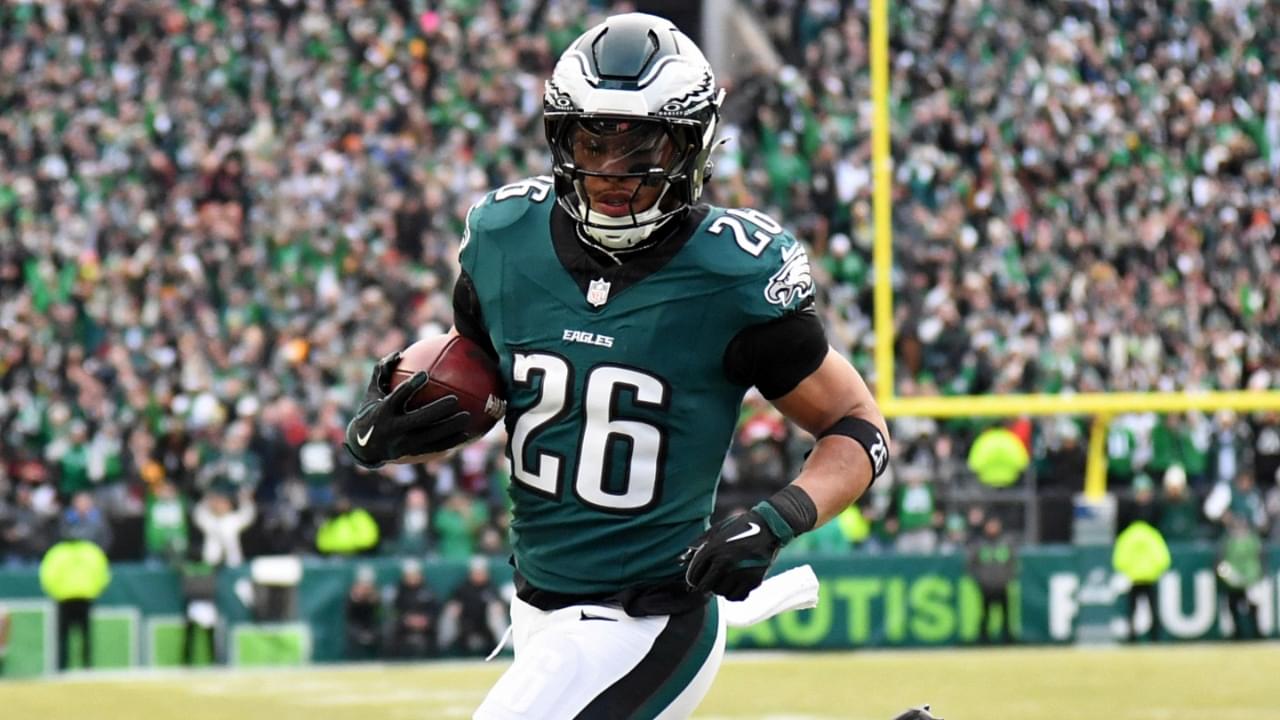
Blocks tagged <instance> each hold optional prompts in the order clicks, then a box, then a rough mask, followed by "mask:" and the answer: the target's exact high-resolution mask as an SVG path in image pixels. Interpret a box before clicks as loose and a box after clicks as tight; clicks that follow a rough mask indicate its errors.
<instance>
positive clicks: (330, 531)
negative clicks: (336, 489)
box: [316, 498, 378, 555]
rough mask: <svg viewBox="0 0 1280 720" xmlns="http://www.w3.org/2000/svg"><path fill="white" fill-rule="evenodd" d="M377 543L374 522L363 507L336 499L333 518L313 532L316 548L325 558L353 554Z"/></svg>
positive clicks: (343, 499)
mask: <svg viewBox="0 0 1280 720" xmlns="http://www.w3.org/2000/svg"><path fill="white" fill-rule="evenodd" d="M377 544H378V523H377V522H375V521H374V519H373V516H372V515H370V514H369V512H368V511H367V510H365V509H364V508H353V507H352V506H351V501H350V500H347V499H346V498H340V499H339V500H338V501H337V502H336V503H335V504H334V515H333V517H331V518H329V519H328V520H326V521H325V523H324V524H323V525H321V526H320V529H319V531H317V532H316V549H317V550H319V551H320V552H321V553H323V554H325V555H357V554H359V553H362V552H366V551H368V550H372V549H373V548H374V547H376V546H377Z"/></svg>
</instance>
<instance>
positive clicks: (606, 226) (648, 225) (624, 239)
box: [578, 185, 671, 250]
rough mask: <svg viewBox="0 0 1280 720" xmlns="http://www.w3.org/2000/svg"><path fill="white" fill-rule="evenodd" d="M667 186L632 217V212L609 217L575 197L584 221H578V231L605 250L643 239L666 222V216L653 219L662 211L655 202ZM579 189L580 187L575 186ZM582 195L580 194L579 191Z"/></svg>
mask: <svg viewBox="0 0 1280 720" xmlns="http://www.w3.org/2000/svg"><path fill="white" fill-rule="evenodd" d="M670 189H671V186H670V185H668V186H667V187H664V188H663V189H662V194H660V195H659V196H658V199H657V200H654V201H653V205H651V206H650V207H649V209H648V210H645V211H643V212H638V213H635V216H634V217H635V221H634V222H633V221H632V216H631V215H627V216H625V217H611V216H609V215H605V214H604V213H601V212H597V211H595V210H592V209H590V206H589V205H588V203H587V202H586V201H585V200H579V201H578V208H579V212H580V213H581V214H582V216H583V217H584V218H586V222H585V223H582V225H581V226H582V231H583V232H584V233H586V234H587V236H588V237H589V238H590V239H591V240H592V241H593V242H595V243H596V244H597V245H600V246H601V247H603V248H605V249H607V250H627V249H629V248H633V247H635V246H636V245H639V244H640V243H642V242H644V241H645V240H646V239H647V238H648V237H649V236H650V235H652V234H653V232H654V231H655V230H657V229H658V228H660V227H662V226H663V225H665V224H667V220H670V219H671V218H667V219H666V220H662V221H655V219H656V218H657V217H659V216H660V215H662V211H661V210H659V209H658V208H659V206H661V205H662V199H663V198H664V197H666V195H667V191H668V190H670ZM579 193H582V190H581V189H579ZM579 197H582V195H579Z"/></svg>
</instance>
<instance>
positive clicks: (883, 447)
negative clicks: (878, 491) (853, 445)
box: [818, 416, 889, 482]
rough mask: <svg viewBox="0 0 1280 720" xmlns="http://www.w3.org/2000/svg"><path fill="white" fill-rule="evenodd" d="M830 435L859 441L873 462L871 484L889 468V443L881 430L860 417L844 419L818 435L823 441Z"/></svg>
mask: <svg viewBox="0 0 1280 720" xmlns="http://www.w3.org/2000/svg"><path fill="white" fill-rule="evenodd" d="M829 435H843V436H845V437H847V438H853V439H854V440H857V441H858V444H859V445H861V446H862V449H863V450H866V451H867V457H868V458H869V459H870V460H871V482H875V480H876V478H878V477H880V475H881V474H883V473H884V471H885V469H886V468H888V467H889V443H887V442H885V439H884V433H882V432H880V428H878V427H876V426H875V425H873V424H872V423H870V422H868V421H866V420H863V419H862V418H860V417H852V416H849V417H842V418H840V419H839V420H837V421H836V422H835V424H833V425H832V426H831V427H829V428H827V429H826V430H823V431H822V432H820V433H818V439H819V440H821V439H822V438H824V437H827V436H829Z"/></svg>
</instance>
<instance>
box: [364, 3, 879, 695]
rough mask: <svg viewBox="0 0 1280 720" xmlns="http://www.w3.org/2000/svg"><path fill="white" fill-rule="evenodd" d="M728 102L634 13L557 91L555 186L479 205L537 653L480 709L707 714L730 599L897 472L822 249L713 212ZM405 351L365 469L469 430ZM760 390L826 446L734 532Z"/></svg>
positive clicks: (514, 188)
mask: <svg viewBox="0 0 1280 720" xmlns="http://www.w3.org/2000/svg"><path fill="white" fill-rule="evenodd" d="M723 95H724V93H723V91H722V90H721V89H719V88H718V87H717V86H716V82H715V77H714V75H713V74H712V70H711V66H710V65H709V64H708V63H707V60H706V58H705V57H703V54H702V52H701V51H700V50H699V49H698V47H697V46H696V45H695V44H694V43H693V41H692V40H690V39H689V38H688V37H687V36H685V35H684V34H683V33H681V32H680V31H679V30H677V29H676V28H675V27H674V26H673V25H672V24H671V23H670V22H669V21H667V20H664V19H661V18H658V17H654V16H651V15H644V14H637V13H633V14H626V15H617V16H613V17H610V18H609V19H608V20H606V21H605V22H604V23H602V24H601V25H599V26H597V27H594V28H592V29H590V30H588V31H587V32H586V33H584V34H583V35H582V36H581V37H579V38H578V39H577V40H576V41H575V42H574V43H573V44H572V45H571V46H570V47H569V48H568V49H567V50H566V51H565V53H564V54H563V56H562V57H561V58H560V60H559V62H558V64H557V65H556V67H555V71H554V73H553V75H552V76H551V78H550V79H549V80H548V81H547V83H546V88H545V95H544V105H543V107H544V111H545V129H546V137H547V141H548V143H549V144H550V147H551V152H552V155H553V158H554V166H553V168H552V175H551V176H543V177H535V178H530V179H528V180H524V181H521V182H517V183H514V184H511V185H507V186H506V187H502V188H499V189H497V190H495V191H493V192H491V193H490V194H489V195H488V196H487V197H485V198H484V199H483V200H482V201H481V202H479V203H477V204H476V205H475V206H474V207H472V208H471V210H470V211H469V212H468V215H467V221H466V230H465V232H464V235H463V238H462V241H461V249H460V259H461V268H462V272H461V275H460V277H459V279H458V281H457V285H456V287H455V289H454V315H455V317H454V330H453V332H457V333H460V334H462V335H464V336H466V337H468V338H471V339H472V340H475V341H476V342H478V343H480V344H481V345H482V346H484V347H486V348H487V349H488V351H489V352H490V353H491V354H492V356H493V357H494V358H495V359H496V360H497V362H498V363H499V364H500V366H501V368H502V374H503V377H504V379H505V384H506V391H507V402H508V405H507V415H506V427H507V431H508V437H509V440H508V446H507V454H508V457H509V458H510V462H511V473H512V481H511V486H510V495H511V501H512V519H511V540H512V545H513V547H514V565H515V582H516V589H517V597H516V599H515V600H514V602H513V605H512V608H511V620H512V632H513V641H514V648H515V661H514V662H513V664H512V665H511V667H510V669H509V670H508V671H507V672H506V673H505V674H504V675H503V677H502V678H501V679H500V680H499V681H498V682H497V684H496V685H495V686H494V688H493V689H492V690H491V691H490V693H489V694H488V696H487V697H486V698H485V700H484V702H483V704H482V705H481V706H480V708H479V709H478V710H477V711H476V713H475V717H476V718H484V719H486V720H489V719H495V720H497V719H504V720H505V719H508V718H538V719H539V720H545V719H551V718H657V717H660V718H683V717H687V716H689V715H690V714H691V713H692V712H693V709H694V708H695V707H696V706H697V704H698V702H699V701H700V700H701V699H702V697H703V695H705V693H706V692H707V689H708V688H709V687H710V684H711V681H712V679H713V678H714V676H715V673H716V671H717V669H718V667H719V665H720V660H721V657H722V654H723V652H724V622H723V619H722V617H721V615H720V612H719V601H718V600H717V596H720V597H723V598H728V599H741V598H744V597H746V596H747V594H748V593H750V592H751V591H752V589H754V588H755V587H757V586H758V585H759V584H760V583H761V581H762V579H763V578H764V576H765V574H766V573H767V572H768V570H769V567H770V565H771V564H772V563H773V561H774V558H775V557H776V555H777V553H778V550H779V549H780V548H781V547H782V546H784V545H785V544H786V543H787V542H788V541H790V540H791V539H793V538H794V537H795V536H796V535H798V534H800V533H804V532H807V531H809V530H812V529H813V528H815V527H817V526H818V525H820V524H822V523H825V522H827V521H828V520H830V519H831V518H832V517H833V516H835V515H836V514H838V513H839V512H840V511H841V510H843V509H844V508H846V507H848V506H849V504H850V503H852V502H853V501H855V500H856V499H857V498H858V497H859V496H860V495H861V494H862V493H863V491H865V490H866V489H867V487H868V486H869V485H870V484H871V483H872V481H873V480H874V479H875V477H876V476H877V475H879V474H880V473H881V472H883V470H884V468H885V466H886V464H887V463H888V457H889V446H888V434H887V430H886V427H885V422H884V418H883V417H882V415H881V413H880V411H879V409H878V408H877V407H876V403H875V401H874V399H873V397H872V395H871V393H870V392H869V391H868V389H867V386H866V384H865V383H864V382H863V380H862V378H861V377H860V376H859V374H858V372H857V371H856V370H855V369H854V368H853V367H852V366H851V365H850V364H849V363H848V362H847V361H846V360H845V358H844V357H843V356H842V355H841V354H840V353H839V352H836V351H835V350H833V349H831V347H830V346H829V345H828V343H827V340H826V338H825V335H824V331H823V327H822V324H821V322H820V321H819V319H818V316H817V315H816V314H815V312H814V309H813V303H814V284H813V276H812V273H811V272H810V267H809V259H808V258H807V257H806V256H805V251H804V248H803V246H802V245H801V244H800V243H799V242H798V241H797V240H796V239H795V237H794V236H792V235H791V233H789V232H788V231H787V230H786V229H784V228H783V226H782V225H781V224H780V223H778V222H777V221H775V220H774V219H773V218H771V217H769V216H768V215H766V214H764V213H762V212H759V211H756V210H751V209H724V208H718V207H710V206H708V205H705V204H701V203H699V198H700V197H701V194H702V189H703V184H704V183H705V182H706V180H707V177H708V174H709V173H710V170H711V159H710V156H711V152H712V150H713V148H714V147H715V145H716V124H717V121H718V119H719V108H720V104H721V101H722V99H723ZM395 360H396V358H395V356H394V355H393V356H391V357H389V358H387V359H386V360H384V362H383V363H381V364H380V365H379V368H378V369H376V370H375V374H374V379H373V382H371V384H370V396H369V398H368V399H367V403H366V406H365V407H364V408H362V412H361V413H360V414H359V415H358V419H357V420H356V421H353V423H352V426H351V427H350V428H348V437H349V438H350V437H354V436H355V435H356V434H360V435H361V436H362V437H365V439H366V440H367V442H366V443H365V444H364V445H362V446H361V445H357V444H356V443H352V442H348V448H349V449H350V450H351V451H352V453H353V454H354V455H355V456H356V459H357V460H359V461H360V462H361V463H363V464H365V465H369V466H375V465H377V464H380V463H382V462H387V461H395V460H397V459H400V458H410V457H413V456H417V455H421V454H425V453H432V452H439V451H443V450H446V449H447V448H448V446H449V444H450V443H452V442H454V438H455V436H456V431H457V427H458V417H457V415H458V412H459V411H458V410H457V408H456V404H454V403H450V402H447V401H446V402H439V403H437V404H436V405H433V406H431V409H430V410H429V411H424V410H421V409H420V410H417V411H415V412H414V413H412V414H411V415H410V414H406V413H404V412H403V403H402V402H401V400H402V398H403V397H407V395H405V393H408V392H412V390H413V389H414V388H416V387H417V386H419V385H420V384H421V383H422V382H423V381H424V378H423V377H422V376H421V375H420V376H418V377H416V378H414V379H413V381H412V382H406V383H404V387H405V389H404V390H399V389H397V390H398V392H395V393H390V394H388V392H387V388H386V386H385V383H384V380H383V378H385V377H386V376H387V375H388V374H389V373H388V372H387V368H389V367H390V365H391V363H393V362H394V361H395ZM751 387H756V388H758V389H759V391H760V392H761V393H762V394H763V395H764V397H766V398H768V399H769V400H770V401H771V402H772V403H773V404H774V405H775V406H776V407H777V408H778V409H779V410H780V411H781V412H782V413H783V414H785V415H786V416H787V417H788V418H790V419H791V420H792V421H794V422H795V423H796V424H798V425H799V426H800V427H802V428H804V429H805V430H807V431H809V432H810V433H812V434H813V435H814V436H815V437H816V438H817V442H816V444H815V446H814V449H813V452H812V454H811V455H810V456H809V458H808V460H807V462H806V463H805V465H804V468H803V469H802V470H801V472H800V473H799V476H798V477H796V478H795V479H794V481H793V482H792V483H791V484H790V485H788V486H786V487H785V488H783V489H782V490H780V491H779V492H777V493H776V494H774V495H773V496H772V497H770V498H767V499H762V500H761V501H760V502H759V504H757V505H755V506H754V507H753V508H752V509H751V510H750V511H748V512H745V513H743V514H741V515H738V516H736V517H733V518H730V519H727V520H724V521H723V522H720V523H719V524H717V525H715V526H714V527H708V525H709V517H710V516H711V512H712V507H713V505H714V501H715V493H716V484H717V481H718V479H719V471H720V467H721V464H722V462H723V460H724V457H725V453H726V451H727V450H728V447H729V444H730V440H731V438H732V435H733V431H734V425H735V422H736V420H737V418H738V411H739V406H740V404H741V402H742V398H743V396H744V394H745V393H746V391H747V390H748V389H749V388H751ZM368 434H373V435H374V438H373V439H372V440H370V439H369V438H368V437H367V435H368Z"/></svg>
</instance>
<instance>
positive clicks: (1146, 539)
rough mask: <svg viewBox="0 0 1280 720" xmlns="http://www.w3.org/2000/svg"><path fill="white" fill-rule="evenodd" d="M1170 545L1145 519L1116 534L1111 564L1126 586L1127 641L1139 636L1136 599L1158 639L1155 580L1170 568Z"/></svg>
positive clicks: (1158, 610)
mask: <svg viewBox="0 0 1280 720" xmlns="http://www.w3.org/2000/svg"><path fill="white" fill-rule="evenodd" d="M1170 562H1171V561H1170V558H1169V546H1168V545H1166V544H1165V541H1164V538H1163V537H1162V536H1161V535H1160V531H1159V530H1157V529H1155V528H1154V527H1152V526H1151V525H1150V524H1149V523H1147V522H1146V521H1144V520H1134V521H1133V522H1131V523H1129V525H1128V526H1127V527H1126V528H1125V529H1124V530H1123V531H1121V533H1120V534H1119V536H1117V537H1116V542H1115V547H1114V548H1113V549H1112V551H1111V566H1112V568H1113V569H1115V571H1116V572H1117V573H1119V574H1120V575H1121V576H1122V577H1124V579H1125V580H1126V581H1127V582H1128V585H1129V613H1128V615H1127V619H1128V621H1129V641H1130V642H1133V641H1136V640H1137V639H1138V620H1137V618H1138V601H1139V600H1145V601H1146V604H1147V610H1148V611H1149V612H1148V614H1149V615H1150V617H1151V631H1150V637H1151V639H1153V640H1159V639H1160V632H1161V631H1160V603H1159V601H1158V600H1159V596H1158V592H1157V590H1158V583H1159V580H1160V576H1161V575H1164V573H1165V571H1167V570H1168V569H1169V565H1170Z"/></svg>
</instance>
